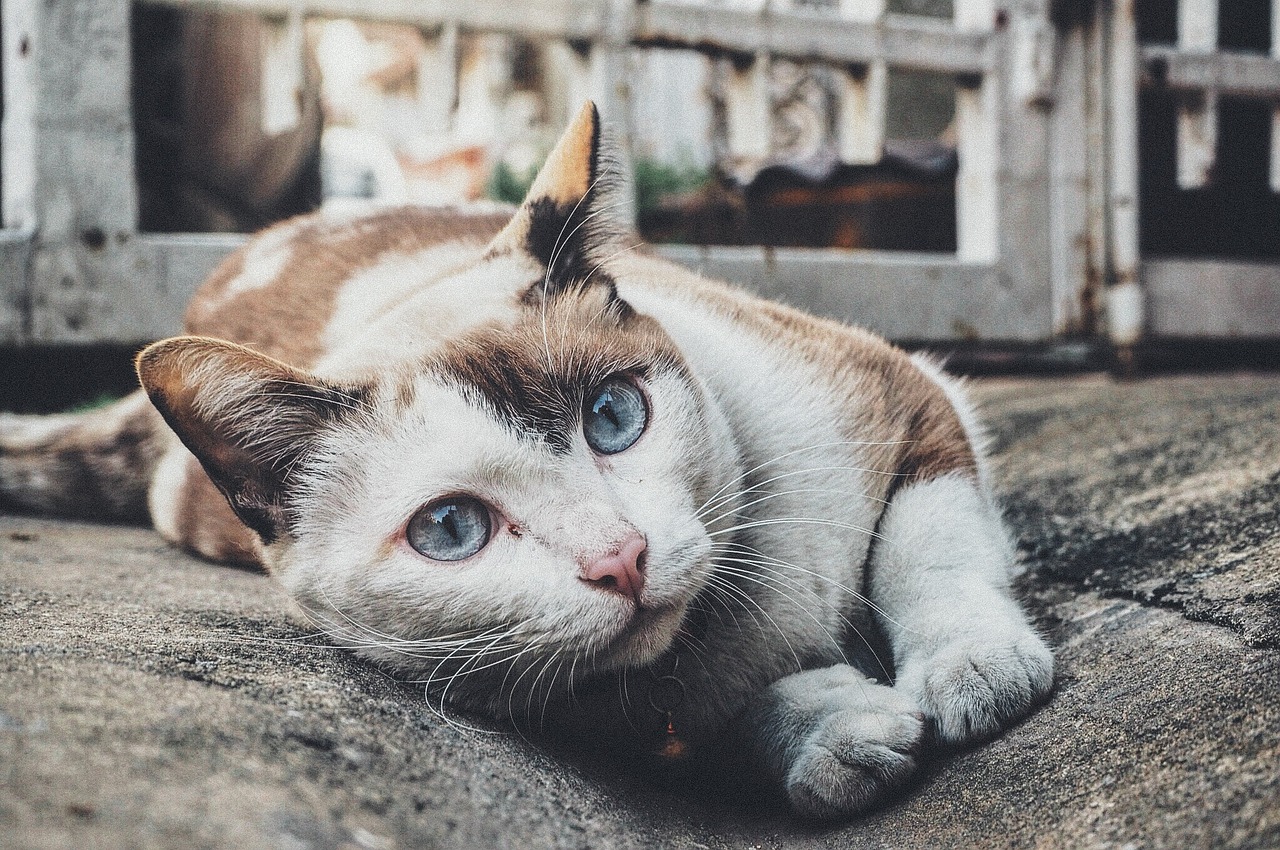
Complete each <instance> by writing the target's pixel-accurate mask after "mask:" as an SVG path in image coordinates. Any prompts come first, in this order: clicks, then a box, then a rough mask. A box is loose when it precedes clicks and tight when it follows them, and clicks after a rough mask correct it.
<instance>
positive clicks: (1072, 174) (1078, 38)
mask: <svg viewBox="0 0 1280 850" xmlns="http://www.w3.org/2000/svg"><path fill="white" fill-rule="evenodd" d="M1060 39H1061V44H1060V51H1061V52H1060V56H1061V60H1060V62H1059V65H1058V69H1057V79H1058V81H1059V86H1058V89H1057V92H1056V97H1055V99H1054V104H1053V111H1052V112H1050V113H1049V122H1050V128H1049V131H1050V136H1049V163H1048V167H1049V232H1048V234H1047V235H1048V238H1049V243H1050V244H1049V250H1050V252H1051V255H1050V262H1049V268H1050V273H1051V275H1052V283H1053V285H1052V290H1053V329H1054V332H1055V333H1058V334H1090V333H1092V332H1093V330H1094V329H1093V327H1092V326H1091V322H1092V318H1093V316H1092V310H1091V307H1092V301H1093V296H1094V292H1093V289H1092V287H1091V284H1092V281H1091V280H1090V276H1089V257H1088V255H1087V253H1086V249H1087V246H1088V244H1089V234H1088V230H1087V224H1086V222H1087V221H1088V220H1089V199H1088V185H1089V178H1088V168H1089V159H1088V156H1089V153H1088V151H1089V141H1090V140H1089V133H1088V129H1087V128H1088V127H1089V117H1090V116H1089V112H1088V83H1087V79H1086V57H1087V51H1088V47H1087V46H1086V45H1087V42H1086V38H1085V31H1084V26H1083V25H1080V26H1075V27H1072V28H1071V29H1069V30H1067V31H1065V32H1063V33H1061V34H1060Z"/></svg>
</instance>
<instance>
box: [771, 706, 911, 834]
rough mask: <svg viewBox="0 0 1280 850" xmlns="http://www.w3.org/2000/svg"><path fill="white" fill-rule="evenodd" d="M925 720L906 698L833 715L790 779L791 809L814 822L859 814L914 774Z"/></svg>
mask: <svg viewBox="0 0 1280 850" xmlns="http://www.w3.org/2000/svg"><path fill="white" fill-rule="evenodd" d="M922 731H923V718H922V716H921V715H920V713H919V711H917V710H916V708H915V706H914V705H913V704H912V703H911V702H910V701H909V700H907V699H903V700H901V702H900V703H895V704H893V705H890V706H879V707H867V708H855V709H846V710H843V711H838V712H835V713H833V714H831V715H828V716H827V717H826V718H825V719H823V720H822V721H821V722H820V723H819V724H818V725H817V727H816V728H815V729H814V730H813V732H812V733H811V735H810V736H809V738H808V740H807V741H805V744H804V746H803V748H802V749H801V752H800V754H799V758H797V759H796V761H795V762H794V763H793V765H792V767H791V770H790V772H789V773H788V775H787V778H786V792H787V797H788V799H789V801H790V803H791V806H792V807H793V808H794V809H795V810H796V811H798V812H799V813H800V814H803V815H805V816H806V817H811V818H821V819H829V818H836V817H841V816H846V815H850V814H855V813H857V812H860V811H864V810H865V809H867V808H869V807H871V806H872V805H874V804H876V803H878V802H879V801H881V800H882V799H883V798H884V797H885V795H886V794H887V793H888V792H890V791H892V790H893V789H895V788H897V787H899V786H900V785H902V783H903V782H905V781H906V780H907V778H908V777H910V776H911V774H912V773H914V772H915V769H916V761H915V752H916V750H917V748H918V746H919V743H920V737H921V734H922Z"/></svg>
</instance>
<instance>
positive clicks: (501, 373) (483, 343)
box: [430, 286, 684, 451]
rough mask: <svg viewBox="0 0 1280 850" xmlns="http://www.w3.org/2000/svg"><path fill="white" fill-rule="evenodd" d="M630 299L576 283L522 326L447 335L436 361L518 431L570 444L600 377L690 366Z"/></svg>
mask: <svg viewBox="0 0 1280 850" xmlns="http://www.w3.org/2000/svg"><path fill="white" fill-rule="evenodd" d="M622 306H623V305H622V302H619V301H617V299H616V296H615V294H614V293H613V292H612V290H611V288H610V287H607V286H589V287H586V288H585V289H577V290H571V291H569V292H566V293H562V294H560V295H558V296H556V297H553V298H550V299H548V300H547V301H546V302H544V305H539V306H533V307H530V308H529V309H528V310H527V311H526V313H525V314H524V316H523V317H522V318H521V320H520V321H519V322H518V323H517V324H516V325H515V326H514V327H511V328H485V329H482V330H479V331H477V332H474V333H472V334H468V335H467V336H465V337H462V338H460V339H458V340H455V341H453V342H451V343H447V344H446V345H445V346H443V347H442V348H441V350H440V351H439V352H438V353H437V355H436V356H435V357H434V358H433V361H432V363H431V364H430V368H431V369H432V370H433V371H435V372H436V374H438V375H440V376H441V377H442V378H444V379H445V380H446V381H450V382H453V383H455V384H458V385H460V386H462V387H463V388H464V389H465V390H469V391H474V392H475V393H477V394H478V396H479V398H480V399H481V400H482V401H483V402H484V403H485V404H486V405H487V406H488V407H489V408H490V409H491V410H492V411H493V412H494V413H495V414H496V415H498V416H500V417H501V418H502V419H503V420H505V421H506V422H507V423H509V424H510V425H511V426H512V427H513V428H514V429H516V430H517V431H518V432H521V433H523V434H526V435H529V436H531V437H534V438H535V439H539V440H542V441H544V442H545V443H546V444H547V445H549V446H550V447H551V448H552V449H554V450H556V451H566V450H568V448H569V446H570V445H571V442H572V439H573V434H574V433H575V432H576V430H577V427H578V420H579V416H580V414H581V407H582V402H583V396H584V394H585V393H586V392H588V391H589V390H590V389H591V388H592V387H594V386H595V385H596V384H598V383H599V382H600V381H602V380H604V379H605V378H606V377H608V376H609V375H612V374H615V373H618V372H625V373H630V374H635V375H638V376H640V377H644V376H645V375H647V374H650V373H652V372H656V371H671V370H675V369H683V368H684V365H683V364H684V361H683V358H681V356H680V354H679V352H678V351H677V350H676V349H675V347H674V346H673V345H672V344H671V341H670V339H669V338H668V337H667V335H666V334H665V333H663V332H662V330H661V329H660V328H659V327H658V325H657V323H656V322H655V321H653V320H652V319H650V318H647V317H644V316H640V315H638V314H636V313H635V312H634V311H632V310H630V308H626V309H622ZM544 307H545V309H544Z"/></svg>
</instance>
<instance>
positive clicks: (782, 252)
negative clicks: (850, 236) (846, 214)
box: [657, 245, 1053, 341]
mask: <svg viewBox="0 0 1280 850" xmlns="http://www.w3.org/2000/svg"><path fill="white" fill-rule="evenodd" d="M657 251H658V253H659V254H661V255H662V256H664V257H666V258H667V259H669V260H673V261H675V262H678V263H680V264H681V265H684V266H688V267H689V268H692V269H694V270H695V271H698V272H701V273H703V274H705V275H707V276H708V277H714V278H718V279H721V280H727V281H730V282H731V283H735V284H738V285H740V286H742V287H743V288H745V289H747V290H749V291H752V292H755V293H756V294H758V295H762V296H764V297H766V298H771V299H774V300H777V301H782V302H785V303H788V304H791V305H793V306H795V307H800V308H802V309H804V310H807V311H809V312H813V313H817V314H818V315H822V316H827V317H829V318H833V319H837V320H839V321H842V322H846V323H849V324H853V325H859V326H862V327H866V328H870V329H871V330H874V331H876V332H877V333H880V334H883V335H885V336H887V337H889V338H891V339H899V340H925V339H927V340H936V341H947V340H963V341H976V340H978V339H982V340H1002V341H1040V340H1045V339H1049V338H1050V337H1051V336H1052V335H1053V328H1052V327H1051V323H1052V318H1051V317H1050V315H1049V305H1048V303H1047V299H1043V300H1042V301H1043V303H1042V302H1038V301H1036V300H1035V299H1034V298H1032V299H1028V298H1026V297H1022V298H1020V297H1019V296H1018V294H1017V293H1016V292H1015V291H1014V290H1013V289H1012V288H1010V287H1009V286H1008V285H1007V284H1006V283H1005V282H1004V281H1002V279H1001V276H1000V275H999V273H998V272H997V270H996V268H995V267H994V266H990V265H985V264H982V263H970V262H965V261H963V260H958V259H957V258H956V257H955V255H953V254H925V253H908V252H904V251H850V250H840V249H830V248H828V249H823V248H764V247H729V246H695V245H659V246H657Z"/></svg>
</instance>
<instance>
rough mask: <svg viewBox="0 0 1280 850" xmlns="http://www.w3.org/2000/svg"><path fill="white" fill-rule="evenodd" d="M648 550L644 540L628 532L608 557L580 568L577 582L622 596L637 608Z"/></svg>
mask: <svg viewBox="0 0 1280 850" xmlns="http://www.w3.org/2000/svg"><path fill="white" fill-rule="evenodd" d="M648 549H649V544H648V543H647V542H645V539H644V536H643V535H641V534H639V533H637V532H632V533H631V535H630V536H628V537H627V539H625V540H623V541H622V543H621V544H619V546H618V548H617V550H616V551H615V552H614V553H613V554H612V555H605V556H604V557H603V558H597V559H595V560H594V561H592V562H591V563H589V564H587V565H586V566H585V567H583V568H582V576H581V578H582V580H583V581H585V582H586V583H587V584H590V585H592V586H594V587H598V588H600V589H601V590H607V591H610V592H612V593H617V594H620V595H622V596H625V597H627V598H628V599H630V600H631V601H632V602H634V603H636V604H637V605H639V604H640V592H641V591H642V590H644V561H645V555H646V553H647V552H648Z"/></svg>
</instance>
